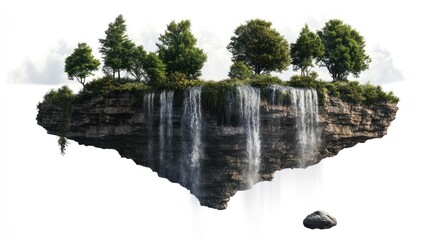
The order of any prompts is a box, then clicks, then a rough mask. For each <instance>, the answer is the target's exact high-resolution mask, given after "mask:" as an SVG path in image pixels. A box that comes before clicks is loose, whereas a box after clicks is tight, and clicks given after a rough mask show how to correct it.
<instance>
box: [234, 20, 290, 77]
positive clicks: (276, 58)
mask: <svg viewBox="0 0 429 240" xmlns="http://www.w3.org/2000/svg"><path fill="white" fill-rule="evenodd" d="M271 25H272V24H271V22H267V21H264V20H261V19H253V20H250V21H247V22H246V24H244V25H240V26H239V27H238V28H236V29H235V31H234V36H233V37H231V42H230V43H229V45H228V46H227V48H228V50H229V51H230V52H231V53H232V61H233V62H239V61H242V62H243V63H244V64H245V65H246V66H248V67H249V68H250V69H251V70H252V71H253V72H254V73H255V74H258V75H259V74H269V73H270V72H272V71H277V72H281V71H284V70H286V69H287V67H288V66H289V64H290V56H289V55H290V53H289V44H288V42H287V41H286V39H284V38H283V36H281V35H280V33H279V32H277V31H276V30H275V29H273V28H272V27H271Z"/></svg>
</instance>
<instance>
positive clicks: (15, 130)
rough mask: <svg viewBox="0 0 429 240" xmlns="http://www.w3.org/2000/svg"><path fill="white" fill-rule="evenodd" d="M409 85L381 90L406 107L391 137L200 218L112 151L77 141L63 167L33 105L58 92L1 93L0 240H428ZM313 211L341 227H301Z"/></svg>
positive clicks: (281, 175)
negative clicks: (321, 212)
mask: <svg viewBox="0 0 429 240" xmlns="http://www.w3.org/2000/svg"><path fill="white" fill-rule="evenodd" d="M407 84H409V83H407V82H400V83H396V84H393V85H386V86H385V88H387V89H388V90H389V89H393V90H394V91H395V93H396V94H397V95H399V96H400V97H401V102H400V103H399V107H400V110H399V111H398V114H397V118H396V120H395V121H394V122H393V123H392V126H391V127H390V128H389V130H388V134H387V135H386V136H385V137H383V138H382V139H374V140H370V141H367V142H366V143H364V144H358V145H356V146H355V147H353V148H350V149H344V150H342V151H341V152H340V153H339V154H338V156H336V157H333V158H328V159H324V160H323V161H322V162H321V163H320V164H317V165H315V166H312V167H308V168H307V169H305V170H303V169H293V170H291V169H287V170H283V171H280V172H277V173H276V174H275V177H274V180H273V181H272V182H262V183H258V184H256V185H255V186H254V187H253V188H252V189H251V190H248V191H243V192H238V193H237V194H236V195H235V196H234V197H232V198H231V201H230V202H229V205H228V208H227V209H226V210H222V211H218V210H214V209H209V208H207V207H200V206H199V204H198V201H197V200H196V198H195V197H194V196H192V195H191V194H190V193H189V191H188V190H186V189H185V188H183V187H181V186H179V185H178V184H172V183H170V182H169V181H168V180H166V179H163V178H159V177H158V176H157V174H156V173H154V172H152V171H151V170H150V169H148V168H145V167H141V166H137V165H135V164H134V162H133V161H132V160H130V159H124V158H120V156H119V154H118V153H117V152H116V151H113V150H102V149H97V148H94V147H85V146H80V145H78V144H76V143H75V142H73V141H71V143H70V145H69V147H68V148H67V153H66V155H65V156H64V157H63V156H61V155H60V154H59V148H58V146H57V137H56V136H52V135H48V134H47V133H46V131H45V130H44V129H43V128H42V127H40V126H38V125H37V124H36V120H35V117H36V114H37V109H36V103H37V102H38V101H41V100H42V97H43V95H44V94H45V93H46V92H47V91H48V90H49V89H51V88H53V87H54V86H34V85H30V86H19V85H15V86H14V85H2V86H1V88H0V104H1V106H0V111H1V112H0V121H1V122H0V128H1V129H0V132H1V135H0V136H1V139H0V141H1V144H0V160H1V165H0V196H1V201H0V213H1V214H0V228H1V229H0V239H5V240H9V239H172V238H173V239H185V238H186V239H219V238H228V239H229V238H235V239H243V238H244V239H285V238H293V239H310V238H317V239H368V238H369V239H373V238H378V239H385V238H393V237H395V238H407V239H424V238H425V236H426V237H427V236H428V233H427V231H426V230H425V229H426V227H425V225H426V223H425V221H424V219H425V217H424V216H426V215H427V214H429V211H428V208H427V206H426V205H427V202H428V201H429V198H428V196H427V194H426V189H427V187H426V184H427V182H429V177H428V174H427V173H426V172H427V170H426V169H428V167H429V163H428V162H427V160H426V159H424V158H425V156H426V155H427V154H426V151H425V149H426V144H427V143H426V142H425V141H423V140H421V139H422V138H421V137H420V136H426V135H427V134H428V132H427V129H426V128H424V126H425V124H426V123H425V121H426V119H427V117H428V116H427V114H426V111H421V109H423V106H421V105H419V104H420V103H422V102H421V96H424V92H423V91H424V89H425V88H415V89H411V88H407V87H406V85H407ZM72 86H75V87H76V89H77V88H78V87H77V85H72ZM23 96H25V97H23ZM166 97H167V96H166ZM165 111H166V112H167V111H168V110H167V109H166V110H165ZM166 121H168V120H166ZM167 129H168V124H166V129H165V131H166V134H167V132H168V130H167ZM154 144H158V143H157V142H154ZM165 148H168V147H167V145H166V146H165ZM317 209H323V210H326V211H328V212H329V213H331V214H332V215H333V216H334V217H336V218H337V220H338V225H337V226H336V227H334V228H332V229H330V230H328V231H312V230H308V229H306V228H304V227H303V226H302V220H303V218H304V217H305V216H306V215H307V214H309V213H311V212H312V211H314V210H317Z"/></svg>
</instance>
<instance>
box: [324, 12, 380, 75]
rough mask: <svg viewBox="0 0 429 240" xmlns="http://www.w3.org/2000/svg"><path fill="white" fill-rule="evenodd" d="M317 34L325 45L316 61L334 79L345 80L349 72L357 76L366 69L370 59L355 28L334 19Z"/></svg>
mask: <svg viewBox="0 0 429 240" xmlns="http://www.w3.org/2000/svg"><path fill="white" fill-rule="evenodd" d="M318 35H319V37H320V38H321V39H322V42H323V45H324V47H325V54H324V55H323V56H322V57H319V59H318V62H319V63H320V66H322V67H326V68H327V69H328V71H329V73H330V74H331V76H332V79H333V80H334V81H347V76H348V75H349V74H353V75H354V76H355V77H359V74H360V73H361V72H362V71H364V70H366V69H368V66H369V63H370V62H371V59H370V58H369V56H368V55H366V53H365V40H364V39H363V37H362V36H361V35H360V34H359V33H358V32H357V31H356V30H355V29H352V28H351V27H350V26H349V25H347V24H344V23H343V22H342V21H340V20H336V19H335V20H330V21H328V22H327V23H326V24H325V26H324V27H323V29H322V30H321V31H319V32H318Z"/></svg>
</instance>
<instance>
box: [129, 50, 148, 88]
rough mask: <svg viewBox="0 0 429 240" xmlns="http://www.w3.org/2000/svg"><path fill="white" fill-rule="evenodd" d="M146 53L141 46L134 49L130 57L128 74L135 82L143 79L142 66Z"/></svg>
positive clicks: (143, 71)
mask: <svg viewBox="0 0 429 240" xmlns="http://www.w3.org/2000/svg"><path fill="white" fill-rule="evenodd" d="M146 57H147V53H146V51H145V50H144V47H143V46H137V47H134V48H133V50H132V55H131V58H132V59H131V65H130V67H129V69H128V72H129V73H130V74H131V75H132V76H133V77H134V78H135V79H136V80H137V81H140V80H142V79H144V78H145V70H144V65H145V61H146Z"/></svg>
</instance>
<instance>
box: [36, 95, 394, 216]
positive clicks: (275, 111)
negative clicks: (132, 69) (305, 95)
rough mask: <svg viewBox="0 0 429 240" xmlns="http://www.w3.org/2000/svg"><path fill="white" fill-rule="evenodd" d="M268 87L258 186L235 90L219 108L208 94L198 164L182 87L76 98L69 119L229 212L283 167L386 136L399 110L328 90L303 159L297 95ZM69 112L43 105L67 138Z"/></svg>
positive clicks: (72, 126)
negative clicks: (278, 99)
mask: <svg viewBox="0 0 429 240" xmlns="http://www.w3.org/2000/svg"><path fill="white" fill-rule="evenodd" d="M258 92H259V91H258ZM260 92H261V94H260V95H261V99H260V102H259V101H257V103H258V104H260V106H259V114H260V116H259V119H258V120H259V121H258V123H259V125H258V126H259V129H258V130H259V138H260V154H259V155H258V157H259V163H258V168H257V170H256V173H255V174H256V176H255V177H254V180H253V181H252V182H251V184H249V174H251V173H250V172H252V171H255V168H252V169H250V168H249V162H248V159H247V156H248V149H247V148H246V146H248V144H247V143H248V140H246V139H248V136H249V135H248V134H247V135H246V129H245V127H244V124H243V122H242V121H240V113H239V111H238V109H240V106H239V105H238V101H237V98H236V96H235V95H234V94H235V93H233V94H232V95H230V96H225V99H226V100H225V101H223V103H222V104H223V106H220V107H219V106H218V107H216V108H213V106H210V104H209V103H208V102H209V101H205V100H204V91H203V92H202V98H203V99H202V100H201V101H200V102H202V103H201V112H200V113H199V114H200V117H199V118H200V119H199V120H200V121H199V122H197V123H198V124H197V125H198V126H199V129H201V132H200V133H199V135H198V139H199V140H198V141H199V142H198V144H199V145H197V146H198V147H199V149H198V161H197V167H196V166H195V165H196V164H195V163H192V162H190V160H189V159H188V158H187V156H185V154H184V149H188V148H190V147H189V146H191V145H192V146H195V141H194V140H195V139H193V137H192V136H193V135H190V133H191V131H190V130H189V131H188V129H186V128H187V127H189V126H191V125H192V124H191V125H189V124H187V122H189V121H191V120H192V121H194V120H193V119H191V120H189V116H184V114H183V113H184V100H185V96H186V94H187V92H186V90H184V91H179V90H176V91H174V93H173V94H174V96H173V94H170V95H168V94H166V92H165V91H164V92H157V93H152V94H151V95H148V94H146V97H145V98H144V99H143V98H142V97H141V96H140V97H137V96H136V95H133V94H131V93H129V92H116V93H110V94H108V95H106V96H94V97H92V98H89V99H87V100H85V101H83V102H80V103H74V104H73V105H72V107H71V112H70V114H69V115H68V118H67V120H66V123H67V128H68V132H67V134H66V137H67V138H68V139H71V140H74V141H76V142H78V143H79V144H83V145H90V146H95V147H98V148H104V149H115V150H117V151H118V152H119V154H120V155H121V156H122V157H125V158H130V159H133V160H134V161H135V163H136V164H139V165H142V166H146V167H149V168H151V169H152V170H153V171H155V172H157V173H158V175H159V176H160V177H163V178H167V179H168V180H170V181H171V182H174V183H179V184H180V185H182V186H183V187H185V188H187V189H189V190H190V191H191V193H192V194H194V195H195V196H196V197H197V198H198V200H199V201H200V204H201V205H203V206H208V207H211V208H216V209H225V208H226V207H227V203H228V201H229V199H230V197H231V196H233V195H234V194H235V193H236V192H237V191H240V190H246V189H249V188H251V187H252V184H256V183H257V182H259V181H269V180H271V179H272V178H273V176H274V172H275V171H278V170H281V169H284V168H297V167H307V166H310V165H314V164H317V163H318V162H320V161H321V160H322V159H323V158H326V157H331V156H335V155H336V154H337V153H338V152H339V151H340V150H341V149H344V148H348V147H352V146H354V145H356V144H357V143H362V142H365V141H366V140H368V139H372V138H380V137H383V136H384V135H386V133H387V128H388V127H389V125H390V123H391V122H392V121H393V120H394V119H395V115H396V112H397V110H398V108H397V106H396V104H393V103H387V102H379V103H376V104H371V105H361V104H351V103H347V102H344V101H341V100H340V99H338V98H336V97H332V96H328V95H325V96H324V97H323V99H322V100H319V106H318V107H317V108H318V109H317V110H318V119H317V122H316V123H315V124H316V125H317V131H318V132H317V134H318V135H317V136H318V141H317V142H316V143H317V144H316V145H317V146H315V148H314V154H312V155H311V156H306V158H307V159H303V155H302V148H301V149H300V148H299V147H297V146H298V145H299V144H298V138H299V136H298V134H299V131H298V128H297V124H298V119H299V118H298V117H299V116H297V114H298V111H297V110H296V109H295V108H294V107H293V106H292V103H291V101H290V100H287V99H286V100H285V101H283V102H282V103H281V104H275V102H273V101H272V100H270V99H271V96H270V94H271V93H272V90H271V89H261V91H260ZM167 95H168V96H170V97H171V98H172V104H171V105H172V106H171V109H172V110H171V113H170V115H168V116H169V118H168V119H167V118H165V114H167V113H169V111H167V110H168V108H167V107H166V106H167V105H163V104H164V103H163V101H165V99H166V98H167ZM148 104H150V107H148V106H149V105H148ZM186 106H187V105H186ZM194 107H195V106H194ZM195 109H196V110H199V109H198V108H194V110H195ZM187 111H188V112H189V109H188V110H187ZM185 112H186V111H185ZM62 116H64V115H62V114H61V108H60V107H59V106H56V105H52V104H49V103H42V104H41V105H40V107H39V113H38V115H37V122H38V124H39V125H40V126H42V127H44V128H45V129H46V130H47V131H48V133H49V134H54V135H60V134H61V129H62V122H63V121H62ZM304 120H305V119H304ZM192 123H194V122H192ZM188 125H189V126H188ZM193 141H194V142H193ZM52 147H54V146H52ZM190 151H194V150H192V149H191V150H190ZM194 152H195V151H194ZM192 154H193V153H192Z"/></svg>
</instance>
